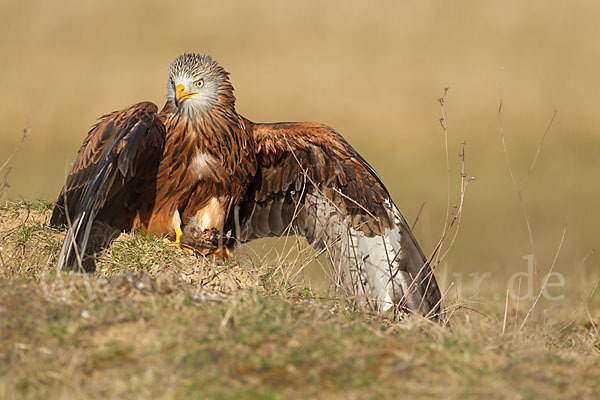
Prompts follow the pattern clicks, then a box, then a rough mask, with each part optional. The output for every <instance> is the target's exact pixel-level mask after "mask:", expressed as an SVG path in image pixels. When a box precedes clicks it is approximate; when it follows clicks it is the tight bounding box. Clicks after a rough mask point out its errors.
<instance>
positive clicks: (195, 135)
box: [51, 53, 445, 320]
mask: <svg viewBox="0 0 600 400" xmlns="http://www.w3.org/2000/svg"><path fill="white" fill-rule="evenodd" d="M51 224H53V225H55V226H58V225H65V226H68V231H67V234H66V237H65V240H64V243H63V247H62V250H61V253H60V255H59V260H58V268H59V269H60V268H63V267H67V266H75V265H77V264H79V265H80V266H81V265H82V264H81V262H82V260H84V259H85V258H86V257H89V252H90V249H89V247H90V243H91V238H92V237H93V236H94V235H95V234H96V233H95V232H102V231H107V230H108V231H109V232H112V233H110V234H106V232H105V233H104V237H105V238H106V237H108V238H109V239H106V240H105V242H104V243H103V245H107V243H108V241H109V240H110V238H114V236H115V233H117V234H118V232H121V231H132V232H135V231H143V232H145V233H148V234H155V235H161V236H165V237H169V238H171V240H173V241H174V242H175V243H181V244H186V245H188V246H192V247H195V248H196V249H198V250H199V251H202V252H203V253H204V254H206V253H208V252H213V253H218V254H221V255H223V253H222V251H223V250H224V249H233V248H234V247H235V246H236V245H238V244H240V243H245V242H248V241H250V240H253V239H258V238H263V237H273V236H281V235H285V234H295V235H298V236H302V237H304V238H306V239H307V241H308V242H309V243H310V244H312V245H313V246H314V247H315V248H318V249H322V250H324V251H327V252H328V254H329V258H330V260H331V262H332V263H333V267H334V269H335V270H337V271H339V272H340V275H339V276H341V282H343V284H344V287H345V288H346V289H347V293H348V294H349V295H348V299H349V300H350V301H351V302H352V303H353V304H354V305H355V306H357V307H361V308H367V309H371V310H375V311H378V312H385V311H387V310H389V309H393V310H395V311H396V312H397V313H398V314H402V315H405V314H407V313H416V314H421V315H423V316H426V317H427V318H431V319H434V320H443V319H445V314H444V309H443V305H442V299H441V294H440V289H439V287H438V285H437V282H436V280H435V277H434V275H433V271H432V270H431V268H430V266H429V264H428V262H427V259H426V257H425V256H424V254H423V251H422V250H421V248H420V247H419V245H418V243H417V241H416V240H415V238H414V236H413V234H412V233H411V230H410V228H409V226H408V224H407V222H406V221H405V219H404V217H403V216H402V214H401V213H400V211H399V210H398V208H397V207H396V205H395V204H394V202H393V201H392V198H391V197H390V193H389V192H388V190H387V189H386V187H385V185H384V184H383V182H382V181H381V179H380V178H379V176H378V175H377V174H376V173H375V171H374V170H373V168H371V166H370V165H369V164H368V163H367V162H366V161H365V160H364V158H363V157H361V156H360V154H358V153H357V152H356V150H354V149H353V148H352V146H350V144H348V142H347V141H346V140H345V139H344V138H343V137H342V136H341V135H340V134H339V133H337V132H336V131H334V130H333V129H332V128H330V127H328V126H325V125H323V124H319V123H313V122H281V123H255V122H252V121H250V120H248V119H246V118H244V117H243V116H242V115H240V114H239V113H238V112H237V111H236V107H235V97H234V94H233V86H232V85H231V83H230V80H229V74H228V72H226V71H225V69H223V67H222V66H221V65H219V64H218V63H217V62H216V61H215V60H214V59H213V58H212V57H210V56H208V55H202V54H194V53H186V54H183V55H181V56H179V57H177V58H176V59H175V60H174V61H173V62H172V63H171V65H170V67H169V80H168V82H167V100H166V104H165V106H164V107H163V109H162V110H161V111H160V112H159V110H158V107H157V106H156V105H155V104H153V103H151V102H141V103H137V104H134V105H132V106H130V107H127V108H124V109H122V110H120V111H115V112H112V113H110V114H107V115H104V116H103V117H101V119H100V121H99V122H98V123H97V124H96V125H95V126H94V127H93V128H92V129H91V130H90V131H89V133H88V135H87V137H86V138H85V140H84V142H83V145H82V146H81V148H80V149H79V152H78V154H77V159H76V161H75V163H74V165H73V168H72V170H71V172H70V173H69V175H68V176H67V180H66V183H65V185H64V187H63V189H62V191H61V193H60V195H59V196H58V200H57V203H56V207H55V208H54V211H53V214H52V218H51ZM220 252H221V253H220Z"/></svg>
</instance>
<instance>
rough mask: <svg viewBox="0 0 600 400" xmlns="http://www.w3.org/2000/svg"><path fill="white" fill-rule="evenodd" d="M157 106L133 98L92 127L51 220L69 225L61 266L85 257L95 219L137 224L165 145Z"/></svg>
mask: <svg viewBox="0 0 600 400" xmlns="http://www.w3.org/2000/svg"><path fill="white" fill-rule="evenodd" d="M157 111H158V107H157V106H156V105H155V104H153V103H149V102H143V103H138V104H134V105H132V106H130V107H128V108H125V109H123V110H120V111H115V112H113V113H111V114H108V115H105V116H103V117H102V118H101V120H100V122H98V124H96V125H95V126H94V127H93V128H92V129H91V130H90V132H89V133H88V136H87V137H86V138H85V140H84V142H83V145H82V146H81V148H80V149H79V152H78V154H77V159H76V160H75V164H74V165H73V168H72V169H71V172H70V173H69V175H68V176H67V181H66V183H65V185H64V187H63V189H62V191H61V193H60V195H59V196H58V200H57V202H56V206H55V208H54V211H53V213H52V218H51V219H50V223H51V224H52V225H55V226H57V225H68V226H69V230H68V231H67V235H66V237H65V241H64V243H63V247H62V250H61V253H60V256H59V261H58V268H59V269H61V268H62V267H64V266H70V265H73V264H75V262H76V260H77V258H79V260H82V259H83V256H84V253H85V250H86V246H87V244H88V240H89V237H90V231H91V229H92V225H93V223H94V222H95V221H97V220H102V221H103V222H106V223H107V224H110V225H111V226H113V227H115V228H117V229H131V228H132V226H131V224H132V223H133V219H134V217H135V215H136V208H139V207H138V205H139V204H138V203H139V201H140V198H141V197H143V194H144V193H145V192H147V191H148V189H151V186H152V181H153V180H155V177H156V169H157V167H158V163H159V161H160V156H161V154H162V148H163V146H164V136H165V129H164V126H163V124H162V123H161V122H160V121H159V120H158V118H157Z"/></svg>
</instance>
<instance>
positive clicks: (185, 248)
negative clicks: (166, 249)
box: [164, 226, 194, 254]
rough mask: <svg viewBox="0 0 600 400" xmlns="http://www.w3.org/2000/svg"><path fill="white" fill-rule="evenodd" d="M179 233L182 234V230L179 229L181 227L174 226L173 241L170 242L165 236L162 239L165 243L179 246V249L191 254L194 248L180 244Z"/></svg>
mask: <svg viewBox="0 0 600 400" xmlns="http://www.w3.org/2000/svg"><path fill="white" fill-rule="evenodd" d="M181 235H183V231H182V230H181V227H180V226H178V227H177V228H175V241H174V242H172V241H170V240H169V239H167V238H165V239H164V241H165V243H168V244H169V245H170V246H179V248H180V249H181V250H183V251H185V252H188V253H190V254H193V253H194V250H192V249H189V248H187V247H184V246H182V245H181V244H180V239H181Z"/></svg>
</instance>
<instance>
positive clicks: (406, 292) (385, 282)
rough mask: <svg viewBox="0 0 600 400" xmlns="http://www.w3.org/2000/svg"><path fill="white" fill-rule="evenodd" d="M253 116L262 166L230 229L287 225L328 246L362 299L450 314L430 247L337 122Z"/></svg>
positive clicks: (254, 232)
mask: <svg viewBox="0 0 600 400" xmlns="http://www.w3.org/2000/svg"><path fill="white" fill-rule="evenodd" d="M245 122H246V127H247V131H248V132H251V135H252V136H253V139H254V141H255V143H256V152H257V160H258V163H259V169H258V172H257V174H256V176H255V177H254V179H253V182H252V183H251V185H250V187H249V189H248V191H247V193H246V195H245V198H244V200H243V201H242V202H241V203H240V204H239V206H238V207H237V208H236V209H235V210H234V212H233V213H231V214H230V217H229V219H228V223H227V227H226V231H227V229H231V230H232V231H233V232H235V236H236V239H237V240H238V241H240V242H246V241H249V240H252V239H256V238H261V237H272V236H281V235H283V234H286V233H292V234H297V235H300V236H303V237H305V238H306V239H307V240H308V242H309V243H311V244H312V245H313V246H315V247H317V248H326V249H327V250H328V252H329V255H330V259H331V261H332V263H333V266H334V268H335V269H336V270H337V271H339V273H340V276H341V277H342V280H343V282H344V283H345V285H344V286H345V288H346V290H347V291H348V294H349V298H350V299H353V301H354V303H355V304H356V305H357V306H360V307H370V308H372V309H374V310H380V311H386V310H388V309H390V308H392V307H394V310H398V311H400V310H401V311H402V312H407V311H410V312H417V313H420V314H422V315H425V316H428V317H430V318H432V319H436V320H444V319H445V314H444V311H443V306H442V302H441V293H440V290H439V288H438V285H437V282H436V280H435V277H434V276H433V273H432V271H431V269H430V267H429V265H428V263H427V260H426V258H425V256H424V255H423V252H422V251H421V249H420V247H419V245H418V244H417V242H416V240H415V238H414V236H413V235H412V233H411V231H410V228H409V226H408V224H407V223H406V221H405V220H404V217H403V216H402V214H401V213H400V211H399V210H398V208H397V207H396V205H395V204H394V202H393V201H392V199H391V197H390V194H389V193H388V191H387V189H386V188H385V186H384V184H383V182H382V181H381V179H380V178H379V177H378V176H377V174H376V173H375V172H374V171H373V169H372V168H371V167H370V166H369V164H368V163H367V162H366V161H365V160H364V159H363V158H362V157H361V156H360V155H359V154H358V153H357V152H356V151H355V150H354V149H353V148H352V147H351V146H350V145H349V144H348V143H347V142H346V141H345V140H344V138H342V137H341V136H340V135H339V134H338V133H336V132H335V131H334V130H332V129H331V128H329V127H327V126H325V125H321V124H316V123H276V124H254V123H252V122H249V121H247V120H246V121H245Z"/></svg>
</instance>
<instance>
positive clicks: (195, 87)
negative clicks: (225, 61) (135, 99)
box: [167, 53, 235, 118]
mask: <svg viewBox="0 0 600 400" xmlns="http://www.w3.org/2000/svg"><path fill="white" fill-rule="evenodd" d="M167 101H169V102H170V103H171V106H173V108H174V109H175V110H176V111H177V112H178V113H180V114H182V115H186V116H188V117H191V118H194V117H196V118H197V117H200V116H202V115H203V114H205V113H207V112H209V111H210V110H212V109H213V108H214V107H216V106H227V105H231V106H233V104H234V102H235V97H234V96H233V87H232V86H231V84H230V83H229V74H228V73H227V71H225V70H224V69H223V67H221V66H220V65H219V64H218V63H217V62H216V61H215V60H214V59H213V58H212V57H211V56H209V55H205V54H196V53H185V54H182V55H180V56H179V57H177V58H176V59H175V60H174V61H173V62H172V63H171V66H170V67H169V82H168V83H167Z"/></svg>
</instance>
